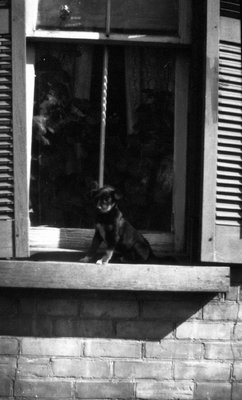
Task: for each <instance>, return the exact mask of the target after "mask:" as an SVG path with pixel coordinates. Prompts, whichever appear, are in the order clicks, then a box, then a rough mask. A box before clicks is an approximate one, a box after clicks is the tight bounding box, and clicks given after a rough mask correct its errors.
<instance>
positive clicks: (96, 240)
mask: <svg viewBox="0 0 242 400" xmlns="http://www.w3.org/2000/svg"><path fill="white" fill-rule="evenodd" d="M102 241H103V239H102V237H101V235H100V233H99V232H98V231H97V230H96V231H95V234H94V236H93V239H92V244H91V247H90V249H89V250H88V253H87V255H86V256H85V257H83V258H81V259H80V262H83V263H88V262H90V261H91V260H92V258H93V257H94V256H95V254H96V253H97V251H98V248H99V246H100V244H101V243H102Z"/></svg>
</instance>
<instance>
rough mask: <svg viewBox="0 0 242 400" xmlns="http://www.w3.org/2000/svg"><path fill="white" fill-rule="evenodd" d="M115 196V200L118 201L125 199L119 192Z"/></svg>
mask: <svg viewBox="0 0 242 400" xmlns="http://www.w3.org/2000/svg"><path fill="white" fill-rule="evenodd" d="M113 196H114V199H115V200H117V201H118V200H120V199H122V197H123V195H122V194H121V193H120V192H119V191H118V190H115V191H114V194H113Z"/></svg>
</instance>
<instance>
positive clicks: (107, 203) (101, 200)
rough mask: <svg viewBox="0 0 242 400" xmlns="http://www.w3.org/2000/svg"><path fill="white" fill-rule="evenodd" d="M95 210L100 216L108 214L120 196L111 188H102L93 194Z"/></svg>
mask: <svg viewBox="0 0 242 400" xmlns="http://www.w3.org/2000/svg"><path fill="white" fill-rule="evenodd" d="M93 196H94V200H95V203H96V208H97V210H98V211H99V212H101V213H102V214H105V213H108V212H109V211H111V210H112V208H113V207H114V206H115V205H116V204H117V200H119V199H120V198H121V196H120V195H119V194H118V193H117V191H116V190H115V189H114V188H113V187H112V186H103V187H102V188H100V189H97V190H95V191H94V192H93Z"/></svg>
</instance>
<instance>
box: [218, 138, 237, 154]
mask: <svg viewBox="0 0 242 400" xmlns="http://www.w3.org/2000/svg"><path fill="white" fill-rule="evenodd" d="M224 136H226V135H223V136H219V138H218V143H219V145H223V144H224V145H228V146H242V137H233V136H232V137H230V138H229V139H228V138H226V137H224ZM240 151H241V149H240Z"/></svg>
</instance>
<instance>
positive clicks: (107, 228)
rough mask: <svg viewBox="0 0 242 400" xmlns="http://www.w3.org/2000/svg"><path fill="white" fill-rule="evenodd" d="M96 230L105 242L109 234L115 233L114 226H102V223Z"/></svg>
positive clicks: (97, 225)
mask: <svg viewBox="0 0 242 400" xmlns="http://www.w3.org/2000/svg"><path fill="white" fill-rule="evenodd" d="M96 229H97V231H98V232H99V234H100V236H101V238H102V239H103V240H104V241H105V240H106V238H107V233H109V232H112V231H113V225H112V224H105V225H104V224H101V223H99V222H98V223H97V224H96Z"/></svg>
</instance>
